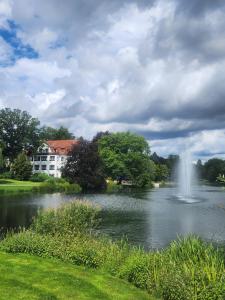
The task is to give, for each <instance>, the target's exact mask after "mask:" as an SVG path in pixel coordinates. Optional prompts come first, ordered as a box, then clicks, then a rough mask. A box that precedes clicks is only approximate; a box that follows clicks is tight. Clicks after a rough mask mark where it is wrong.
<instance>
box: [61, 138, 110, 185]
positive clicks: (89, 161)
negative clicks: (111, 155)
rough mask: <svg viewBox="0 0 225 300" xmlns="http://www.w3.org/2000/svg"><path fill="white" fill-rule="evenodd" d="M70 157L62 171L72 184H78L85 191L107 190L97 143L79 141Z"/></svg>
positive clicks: (81, 139)
mask: <svg viewBox="0 0 225 300" xmlns="http://www.w3.org/2000/svg"><path fill="white" fill-rule="evenodd" d="M78 141H79V142H78V143H77V144H76V145H75V146H74V147H73V148H72V150H71V153H70V157H69V159H68V160H67V163H66V165H65V167H64V169H63V170H62V175H63V177H65V178H66V179H67V180H69V181H70V182H71V183H78V184H79V185H80V186H81V187H82V189H83V190H102V189H105V188H106V182H105V176H104V174H103V172H102V164H101V159H100V156H99V153H98V144H97V142H96V141H91V142H90V141H87V140H85V139H83V138H80V139H78Z"/></svg>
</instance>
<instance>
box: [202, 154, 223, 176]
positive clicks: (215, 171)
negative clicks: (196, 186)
mask: <svg viewBox="0 0 225 300" xmlns="http://www.w3.org/2000/svg"><path fill="white" fill-rule="evenodd" d="M223 175H225V161H224V160H223V159H219V158H212V159H209V160H208V161H207V162H206V163H205V164H204V168H203V176H204V178H205V179H206V180H208V181H210V182H216V180H217V177H218V176H223Z"/></svg>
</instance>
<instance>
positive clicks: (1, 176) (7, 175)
mask: <svg viewBox="0 0 225 300" xmlns="http://www.w3.org/2000/svg"><path fill="white" fill-rule="evenodd" d="M11 178H13V175H12V173H11V172H10V171H9V172H4V173H2V174H0V179H11Z"/></svg>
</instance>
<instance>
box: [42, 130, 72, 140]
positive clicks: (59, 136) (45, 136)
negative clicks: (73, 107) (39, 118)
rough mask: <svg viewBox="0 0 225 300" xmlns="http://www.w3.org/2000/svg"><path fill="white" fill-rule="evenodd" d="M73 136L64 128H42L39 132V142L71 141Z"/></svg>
mask: <svg viewBox="0 0 225 300" xmlns="http://www.w3.org/2000/svg"><path fill="white" fill-rule="evenodd" d="M74 138H75V137H74V135H73V134H72V133H71V132H69V130H68V129H67V128H66V127H63V126H60V127H59V128H53V127H49V126H48V127H47V126H43V127H42V128H41V130H40V139H41V140H44V141H46V140H73V139H74Z"/></svg>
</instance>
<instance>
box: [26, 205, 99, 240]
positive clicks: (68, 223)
mask: <svg viewBox="0 0 225 300" xmlns="http://www.w3.org/2000/svg"><path fill="white" fill-rule="evenodd" d="M99 212H100V208H99V207H98V206H93V205H91V204H90V203H89V202H87V201H86V202H84V201H79V200H77V201H73V202H70V203H66V204H63V205H62V206H60V207H59V208H56V209H48V210H44V211H39V213H38V215H37V217H36V218H34V221H33V223H32V225H31V229H33V230H34V231H35V232H37V233H40V234H53V235H55V234H74V233H78V232H89V231H90V230H92V229H93V228H96V226H97V225H98V224H99Z"/></svg>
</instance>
